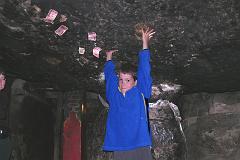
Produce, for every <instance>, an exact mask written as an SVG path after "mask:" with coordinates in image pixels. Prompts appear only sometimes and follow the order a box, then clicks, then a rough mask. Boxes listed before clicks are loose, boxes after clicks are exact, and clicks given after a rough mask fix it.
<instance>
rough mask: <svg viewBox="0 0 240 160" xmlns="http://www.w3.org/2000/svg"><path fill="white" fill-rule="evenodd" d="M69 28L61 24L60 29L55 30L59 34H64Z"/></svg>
mask: <svg viewBox="0 0 240 160" xmlns="http://www.w3.org/2000/svg"><path fill="white" fill-rule="evenodd" d="M67 30H68V27H66V26H64V25H61V26H60V27H58V29H56V30H55V33H56V34H57V35H59V36H62V35H63V34H64V33H65V32H66V31H67Z"/></svg>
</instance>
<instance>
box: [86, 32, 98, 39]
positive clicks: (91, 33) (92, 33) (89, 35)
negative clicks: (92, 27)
mask: <svg viewBox="0 0 240 160" xmlns="http://www.w3.org/2000/svg"><path fill="white" fill-rule="evenodd" d="M88 40H89V41H96V40H97V34H96V33H95V32H88Z"/></svg>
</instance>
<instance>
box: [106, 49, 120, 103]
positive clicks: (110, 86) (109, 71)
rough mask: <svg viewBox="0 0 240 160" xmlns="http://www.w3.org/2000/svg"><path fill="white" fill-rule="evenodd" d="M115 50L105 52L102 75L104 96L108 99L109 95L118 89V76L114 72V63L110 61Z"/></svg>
mask: <svg viewBox="0 0 240 160" xmlns="http://www.w3.org/2000/svg"><path fill="white" fill-rule="evenodd" d="M116 51H117V50H112V51H108V52H106V56H107V57H106V63H105V65H104V76H105V81H106V97H107V100H108V101H110V99H111V97H112V96H113V95H114V94H115V92H116V91H117V89H118V77H117V74H116V72H115V65H114V63H113V62H112V54H113V53H114V52H116Z"/></svg>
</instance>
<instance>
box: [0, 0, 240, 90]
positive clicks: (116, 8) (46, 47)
mask: <svg viewBox="0 0 240 160" xmlns="http://www.w3.org/2000/svg"><path fill="white" fill-rule="evenodd" d="M51 8H53V9H55V10H57V11H58V16H57V18H56V19H55V20H54V23H53V24H50V23H46V22H44V21H43V18H44V17H45V16H46V15H47V13H48V11H49V9H51ZM239 14H240V1H239V0H209V1H206V0H198V1H195V0H178V1H176V0H118V1H116V0H49V1H48V0H32V1H30V0H6V1H2V0H1V2H0V68H2V69H3V70H4V71H5V72H6V74H7V76H9V77H14V78H22V79H25V80H27V81H30V82H34V83H41V84H45V86H46V87H52V88H54V89H60V90H75V89H87V90H91V91H94V92H102V91H103V89H104V85H103V84H104V83H103V81H102V78H101V75H102V74H101V73H102V69H103V65H104V61H105V55H104V52H105V51H106V50H110V49H118V50H119V51H118V53H116V54H115V56H114V61H115V62H117V63H120V62H121V61H124V60H127V61H129V62H131V63H136V62H137V52H138V50H139V49H140V48H141V43H140V42H139V41H138V40H137V39H136V37H135V36H134V34H135V32H134V25H136V24H138V23H147V24H149V25H150V26H152V27H153V28H154V29H155V31H156V34H155V37H154V38H153V39H152V43H151V52H152V55H151V61H152V62H151V63H152V75H153V79H154V84H155V85H159V84H160V83H172V84H179V85H182V86H183V87H184V91H185V93H190V92H226V91H236V90H240V83H239V82H240V74H239V73H240V65H239V60H240V53H239V52H240V45H239V44H240V15H239ZM59 15H65V16H66V17H67V21H65V22H60V21H59V17H60V16H59ZM60 25H65V26H67V27H68V30H67V31H66V32H65V33H64V34H63V35H62V36H58V35H56V34H55V33H54V31H55V30H56V29H57V28H58V27H59V26H60ZM88 32H96V33H97V41H96V42H93V41H89V40H88V39H87V34H88ZM95 46H98V47H101V48H102V51H101V52H100V57H99V58H96V57H94V56H93V54H92V49H93V48H94V47H95ZM79 47H83V48H85V50H86V51H85V54H84V55H80V54H79V53H78V48H79Z"/></svg>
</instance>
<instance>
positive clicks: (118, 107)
mask: <svg viewBox="0 0 240 160" xmlns="http://www.w3.org/2000/svg"><path fill="white" fill-rule="evenodd" d="M141 33H142V44H143V49H142V50H141V51H140V52H139V54H138V56H139V60H138V71H137V80H136V79H135V76H134V75H135V73H134V71H133V69H131V68H127V67H126V66H123V68H121V69H120V71H119V74H118V75H117V74H116V72H115V65H114V63H113V62H112V54H113V52H107V53H106V56H107V58H106V63H105V66H104V75H105V80H106V98H107V100H108V102H109V105H110V108H109V112H108V118H107V127H106V134H105V140H104V145H103V150H105V151H113V152H114V154H113V155H114V160H151V159H152V156H151V151H150V146H151V144H152V142H151V136H150V130H149V126H148V116H147V110H146V103H145V99H149V98H150V96H151V87H152V78H151V75H150V72H151V66H150V63H149V61H150V51H149V48H148V47H149V41H150V39H151V38H152V36H153V35H154V33H155V32H154V31H153V29H149V28H147V29H146V30H143V29H142V30H141Z"/></svg>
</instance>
